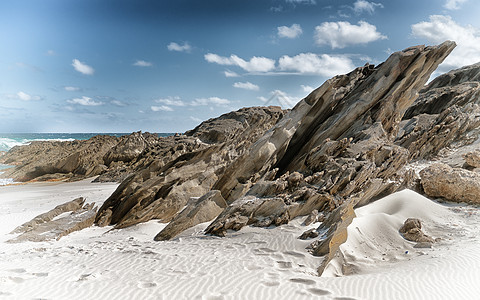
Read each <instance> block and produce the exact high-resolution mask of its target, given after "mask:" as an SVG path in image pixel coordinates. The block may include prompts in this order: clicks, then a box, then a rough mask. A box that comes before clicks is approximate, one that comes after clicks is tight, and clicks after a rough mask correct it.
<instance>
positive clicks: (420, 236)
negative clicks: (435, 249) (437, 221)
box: [398, 218, 435, 248]
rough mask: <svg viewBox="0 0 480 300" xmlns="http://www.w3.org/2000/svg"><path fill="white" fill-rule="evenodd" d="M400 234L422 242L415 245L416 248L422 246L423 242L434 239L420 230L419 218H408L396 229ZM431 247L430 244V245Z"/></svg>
mask: <svg viewBox="0 0 480 300" xmlns="http://www.w3.org/2000/svg"><path fill="white" fill-rule="evenodd" d="M398 231H399V232H400V233H401V234H402V236H403V237H404V238H405V239H406V240H408V241H412V242H417V243H422V244H420V245H419V244H417V245H415V246H416V247H417V248H422V246H424V243H430V244H431V243H434V242H435V240H434V239H433V238H431V237H429V236H428V235H426V234H425V233H423V232H422V223H421V221H420V220H419V219H416V218H408V219H406V220H405V222H404V223H403V225H402V227H400V229H399V230H398ZM430 247H431V246H430Z"/></svg>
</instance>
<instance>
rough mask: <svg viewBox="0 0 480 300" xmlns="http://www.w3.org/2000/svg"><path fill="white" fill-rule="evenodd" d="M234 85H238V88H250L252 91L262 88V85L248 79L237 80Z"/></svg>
mask: <svg viewBox="0 0 480 300" xmlns="http://www.w3.org/2000/svg"><path fill="white" fill-rule="evenodd" d="M233 87H236V88H239V89H245V90H250V91H258V90H260V87H259V86H258V85H256V84H253V83H251V82H249V81H247V82H235V83H234V84H233Z"/></svg>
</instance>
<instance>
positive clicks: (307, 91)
mask: <svg viewBox="0 0 480 300" xmlns="http://www.w3.org/2000/svg"><path fill="white" fill-rule="evenodd" d="M301 87H302V91H304V92H305V93H311V92H312V91H313V90H314V88H313V87H311V86H309V85H303V84H302V85H301Z"/></svg>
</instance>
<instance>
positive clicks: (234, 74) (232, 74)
mask: <svg viewBox="0 0 480 300" xmlns="http://www.w3.org/2000/svg"><path fill="white" fill-rule="evenodd" d="M224 74H225V77H239V76H240V75H238V74H237V73H235V72H233V71H230V70H226V71H225V72H224Z"/></svg>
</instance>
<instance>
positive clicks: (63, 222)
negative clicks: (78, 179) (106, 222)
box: [7, 197, 97, 243]
mask: <svg viewBox="0 0 480 300" xmlns="http://www.w3.org/2000/svg"><path fill="white" fill-rule="evenodd" d="M68 212H70V214H68V215H66V216H63V217H61V216H60V215H61V214H63V213H68ZM96 212H97V208H96V207H95V203H90V204H85V199H84V198H82V197H80V198H77V199H74V200H72V201H69V202H67V203H64V204H61V205H58V206H57V207H55V208H54V209H52V210H50V211H49V212H46V213H44V214H41V215H38V216H36V217H35V218H33V219H32V220H31V221H29V222H27V223H25V224H23V225H20V226H19V227H17V228H15V229H14V230H13V231H12V234H18V233H20V235H18V236H17V237H15V238H13V239H11V240H8V241H7V242H9V243H19V242H24V241H30V242H43V241H50V240H59V239H60V238H61V237H63V236H66V235H68V234H70V233H72V232H75V231H79V230H82V229H84V228H87V227H90V226H92V225H93V221H94V220H95V215H96Z"/></svg>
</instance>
